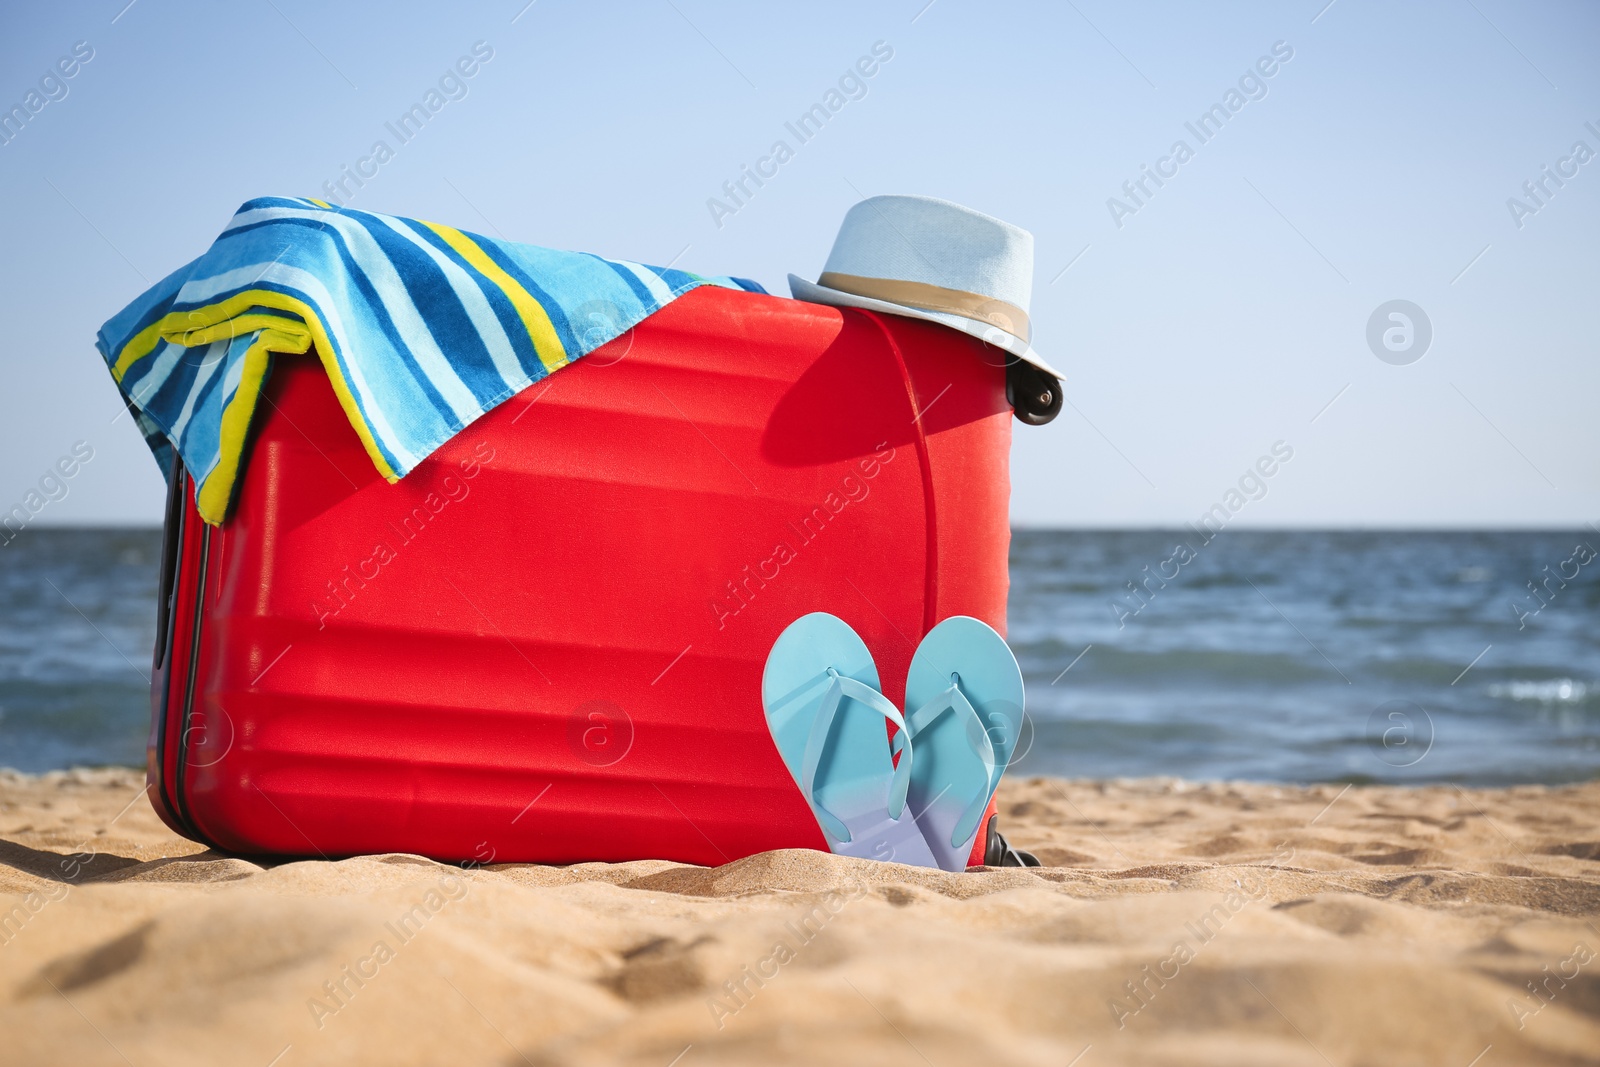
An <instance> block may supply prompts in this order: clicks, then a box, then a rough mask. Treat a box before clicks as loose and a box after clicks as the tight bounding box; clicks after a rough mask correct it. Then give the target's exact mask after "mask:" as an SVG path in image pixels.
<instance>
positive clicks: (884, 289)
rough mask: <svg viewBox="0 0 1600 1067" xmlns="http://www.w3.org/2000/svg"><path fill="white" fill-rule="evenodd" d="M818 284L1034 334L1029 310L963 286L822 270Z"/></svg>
mask: <svg viewBox="0 0 1600 1067" xmlns="http://www.w3.org/2000/svg"><path fill="white" fill-rule="evenodd" d="M817 284H818V285H822V286H826V287H827V288H829V289H837V290H839V292H841V293H849V294H851V295H852V296H864V297H867V298H868V299H870V300H883V301H885V302H887V303H890V304H904V305H905V306H907V307H914V308H919V309H921V310H923V311H944V312H948V313H949V314H952V315H960V316H961V317H962V318H964V319H973V320H975V321H977V322H987V323H988V324H989V325H991V326H998V327H999V328H1000V329H1002V330H1004V331H1006V332H1007V333H1009V334H1011V335H1012V336H1013V337H1020V338H1022V340H1024V341H1027V340H1029V339H1030V337H1031V335H1032V333H1033V326H1032V324H1031V323H1030V322H1029V321H1028V313H1027V312H1026V311H1023V310H1022V309H1021V308H1019V307H1017V305H1015V304H1008V303H1006V302H1005V301H1004V300H996V299H994V298H993V297H988V296H983V295H981V294H978V293H969V292H967V291H966V290H965V289H946V288H945V287H944V286H942V285H929V284H928V283H927V282H908V281H904V280H902V279H899V278H864V277H862V276H861V275H859V274H836V273H834V272H833V271H823V272H822V276H821V277H819V278H818V279H817Z"/></svg>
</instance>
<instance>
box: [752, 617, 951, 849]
mask: <svg viewBox="0 0 1600 1067" xmlns="http://www.w3.org/2000/svg"><path fill="white" fill-rule="evenodd" d="M829 668H832V669H833V670H835V671H837V672H838V673H839V674H840V675H841V676H842V677H845V678H852V679H854V680H855V681H857V682H860V683H862V684H863V685H866V686H868V687H870V688H872V689H875V690H877V689H879V684H878V668H877V666H876V665H875V664H874V663H873V661H872V653H871V652H870V651H869V650H868V649H867V646H866V644H865V643H864V642H863V641H862V640H861V638H860V636H859V635H858V634H857V633H856V632H855V631H854V630H853V629H851V628H850V626H849V624H848V623H846V622H845V621H844V620H842V619H840V618H838V617H836V616H834V615H830V614H828V613H826V612H820V611H819V612H813V613H812V614H810V615H804V616H801V617H800V618H799V619H796V620H795V621H794V622H792V623H790V624H789V626H788V628H787V629H785V630H784V631H783V633H782V634H780V635H779V636H778V640H777V641H775V642H774V643H773V646H772V651H771V652H770V653H768V655H767V665H766V669H765V671H764V672H763V675H762V679H761V696H762V703H763V705H764V707H765V708H766V715H767V727H768V729H769V730H770V731H771V733H772V740H773V743H774V744H775V745H776V746H777V748H778V754H779V755H780V756H782V757H783V763H784V766H786V767H787V768H788V769H789V774H790V776H791V777H793V778H794V781H795V785H796V787H797V788H801V789H803V788H804V786H803V781H802V777H803V763H804V759H805V751H806V744H807V742H808V741H809V739H810V736H811V730H812V727H813V724H814V722H815V720H816V718H817V713H818V710H819V708H820V707H821V705H822V701H823V698H824V696H826V694H827V692H828V687H829V684H830V681H831V678H830V676H829V674H828V670H829ZM893 772H894V764H893V762H892V760H891V758H890V749H889V738H888V733H887V730H886V729H885V726H884V717H883V716H882V715H881V714H879V713H878V712H876V711H874V710H872V709H871V708H869V707H865V706H863V705H861V704H858V703H856V702H855V701H853V700H850V699H848V698H846V699H845V700H844V701H842V702H841V704H840V707H839V711H838V714H837V716H836V719H835V722H834V724H833V728H832V730H831V731H830V733H829V735H828V738H827V741H826V744H824V746H823V748H822V754H821V757H820V759H819V761H818V763H817V771H816V777H815V790H814V791H815V795H816V803H817V804H820V805H821V806H823V807H824V808H826V809H827V810H828V811H829V812H830V813H832V814H833V816H834V817H836V818H837V819H839V821H841V822H842V823H844V825H845V827H846V828H847V829H848V830H849V832H850V840H848V841H844V840H840V839H839V838H837V837H836V836H835V835H834V834H832V833H830V832H829V830H828V827H827V825H826V824H825V823H824V822H823V820H822V819H820V818H819V819H818V820H817V825H818V826H819V827H820V828H821V829H822V833H823V837H824V838H825V839H826V840H827V842H828V847H829V848H830V849H831V850H832V851H833V852H835V853H837V854H839V855H845V856H857V857H860V858H863V859H882V860H893V861H895V862H898V863H913V864H918V865H920V866H926V867H932V866H935V862H934V857H933V854H932V853H931V852H930V851H929V850H928V847H927V845H926V843H925V842H924V841H923V835H922V833H921V832H920V831H919V830H918V829H917V826H916V823H915V821H914V820H913V819H912V818H910V816H909V815H908V814H902V815H901V817H900V818H899V819H891V818H889V812H888V795H889V783H890V779H891V777H892V775H893ZM806 803H807V804H808V805H809V804H811V803H812V800H811V798H810V797H807V798H806ZM812 810H813V814H815V806H813V808H812Z"/></svg>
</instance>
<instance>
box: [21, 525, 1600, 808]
mask: <svg viewBox="0 0 1600 1067" xmlns="http://www.w3.org/2000/svg"><path fill="white" fill-rule="evenodd" d="M1180 542H1182V543H1185V544H1186V545H1188V546H1190V548H1189V552H1188V553H1183V552H1177V551H1175V550H1176V548H1177V546H1178V545H1179V543H1180ZM1590 543H1592V544H1594V545H1595V546H1596V548H1600V533H1596V532H1595V531H1593V530H1590V531H1587V532H1585V531H1573V532H1565V533H1563V532H1549V533H1546V532H1538V533H1526V532H1516V533H1506V532H1492V533H1491V532H1464V533H1431V532H1387V531H1374V532H1361V533H1353V532H1338V533H1328V532H1259V531H1229V532H1226V533H1223V534H1220V535H1217V536H1215V537H1213V538H1212V539H1211V540H1210V541H1209V542H1207V543H1203V544H1202V543H1201V541H1200V539H1199V538H1198V537H1196V536H1195V535H1194V534H1193V533H1192V532H1187V536H1186V539H1185V534H1180V533H1178V532H1163V531H1158V530H1144V531H1037V530H1019V531H1017V532H1016V534H1015V536H1014V539H1013V543H1012V550H1011V602H1010V618H1009V636H1010V640H1011V644H1012V647H1013V648H1014V649H1015V651H1016V654H1017V659H1018V662H1019V663H1020V664H1021V666H1022V670H1023V673H1024V675H1025V677H1026V680H1027V693H1028V714H1027V719H1026V723H1025V725H1024V728H1023V732H1022V736H1021V738H1020V739H1019V744H1018V752H1019V754H1020V755H1019V756H1018V757H1017V759H1016V761H1015V763H1014V766H1013V773H1024V774H1059V775H1068V776H1073V777H1123V776H1142V775H1174V776H1180V777H1185V778H1200V779H1217V778H1247V779H1264V780H1275V781H1391V782H1427V781H1441V780H1449V781H1457V782H1461V783H1470V784H1481V785H1488V784H1502V783H1510V782H1565V781H1574V780H1579V779H1584V778H1590V777H1593V776H1594V775H1596V774H1597V773H1600V626H1597V622H1600V560H1596V559H1594V558H1593V554H1594V550H1593V549H1590V550H1589V552H1588V554H1587V555H1586V554H1585V553H1584V552H1582V551H1576V549H1577V546H1579V545H1587V544H1590ZM1586 558H1587V559H1588V562H1587V563H1585V562H1582V561H1583V560H1585V559H1586ZM159 562H160V534H159V533H158V532H157V531H153V530H52V529H28V530H26V531H23V533H22V534H20V535H19V536H17V537H16V538H15V539H14V540H13V541H11V542H10V543H9V544H7V545H5V546H4V547H3V548H0V766H8V767H13V768H17V769H20V770H26V771H42V770H48V769H51V768H56V767H68V766H74V765H83V764H126V765H132V766H137V765H140V764H142V763H143V749H144V740H145V736H146V732H147V730H148V726H149V695H148V677H149V671H150V652H151V647H152V645H153V643H154V640H155V614H156V612H155V595H156V580H157V571H158V567H159ZM918 577H920V576H911V577H910V578H909V579H908V580H915V579H916V578H918ZM755 698H756V697H755V695H754V694H752V699H755Z"/></svg>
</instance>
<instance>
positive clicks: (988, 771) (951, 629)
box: [905, 615, 1023, 871]
mask: <svg viewBox="0 0 1600 1067" xmlns="http://www.w3.org/2000/svg"><path fill="white" fill-rule="evenodd" d="M906 708H907V714H906V717H905V719H906V732H907V733H909V734H910V735H911V743H912V744H913V745H915V746H916V752H917V759H916V762H915V763H914V764H913V765H912V768H911V785H910V787H909V789H908V790H907V802H908V805H909V806H910V808H911V810H912V816H913V818H915V819H916V820H917V825H918V826H919V827H920V828H921V829H922V836H923V838H924V839H925V840H926V841H927V843H928V848H929V849H930V850H931V851H932V852H933V855H934V858H935V859H936V860H937V861H938V864H939V866H940V867H942V868H943V869H945V870H947V871H964V870H966V868H967V857H968V856H969V855H971V853H972V843H973V841H974V840H975V839H976V838H977V836H978V831H979V829H981V827H980V826H979V825H978V824H979V823H980V822H981V821H982V819H983V813H984V811H986V810H987V809H988V807H989V800H990V798H992V797H993V796H994V791H995V788H996V787H997V786H999V784H1000V775H1001V774H1003V773H1004V772H1005V769H1006V765H1007V764H1008V763H1009V762H1010V761H1011V753H1012V752H1013V751H1014V750H1015V748H1016V744H1017V734H1018V732H1019V731H1020V730H1021V729H1022V710H1023V693H1022V671H1021V669H1020V668H1019V667H1018V666H1017V659H1016V657H1015V656H1013V655H1012V654H1011V649H1010V648H1009V647H1008V646H1007V645H1006V642H1005V638H1003V637H1001V636H1000V635H999V634H998V633H996V632H995V631H994V629H993V628H992V627H990V626H989V625H988V624H987V623H984V622H982V621H980V620H978V619H974V618H971V617H970V616H967V615H954V616H951V617H950V618H948V619H945V620H944V621H943V622H941V623H940V624H939V625H937V626H935V627H934V628H933V629H932V630H929V631H928V635H927V636H926V637H924V638H923V639H922V644H921V645H919V646H918V647H917V651H916V655H914V656H912V658H911V670H910V673H909V674H908V675H907V676H906Z"/></svg>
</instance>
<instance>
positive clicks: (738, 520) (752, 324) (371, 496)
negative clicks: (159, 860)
mask: <svg viewBox="0 0 1600 1067" xmlns="http://www.w3.org/2000/svg"><path fill="white" fill-rule="evenodd" d="M998 355H999V353H998V352H997V350H994V349H987V348H986V347H985V346H984V345H982V344H981V343H980V342H978V341H976V340H974V339H972V338H969V337H967V336H966V335H964V334H961V333H958V332H956V331H954V330H948V329H945V328H943V327H940V326H936V325H932V324H929V323H926V322H920V321H915V320H911V319H907V318H900V317H895V316H886V315H878V314H875V313H872V312H867V311H857V310H851V309H838V308H831V307H823V306H820V305H815V304H806V303H800V302H797V301H793V300H785V299H778V298H775V297H770V296H763V295H758V294H752V293H740V292H732V291H729V290H725V289H717V288H710V287H705V288H701V289H697V290H694V291H692V292H690V293H688V294H687V295H685V296H683V297H681V298H680V299H678V300H677V301H676V302H674V303H672V304H670V305H669V306H667V307H666V308H665V309H663V310H662V311H660V312H658V313H657V314H655V315H653V316H652V317H650V318H649V319H647V320H646V321H645V322H644V323H642V324H641V325H639V326H638V327H637V328H635V329H634V330H633V331H631V332H630V333H629V334H626V335H624V336H623V337H620V338H618V339H617V340H615V341H613V342H611V343H610V344H608V345H606V346H605V347H603V348H601V349H599V350H597V351H596V352H594V353H592V354H591V355H589V356H587V357H585V358H584V359H582V360H580V361H579V362H578V363H576V364H575V365H574V366H572V367H569V368H567V369H564V370H562V371H560V372H559V373H557V374H555V375H553V376H552V377H550V378H548V379H546V380H545V381H542V382H539V383H537V384H535V385H533V386H531V387H530V388H528V389H527V390H525V391H524V392H523V393H522V394H520V395H519V396H517V397H514V398H513V399H511V400H509V401H507V402H506V403H504V404H503V405H501V406H500V407H498V408H496V409H495V410H494V411H492V412H491V413H489V414H488V415H486V416H485V417H483V418H482V419H480V420H478V421H477V422H475V423H474V424H472V425H471V426H469V427H467V428H466V429H465V430H463V431H462V432H461V433H460V434H459V435H457V436H456V437H455V438H454V439H453V440H451V441H450V442H449V443H448V444H446V445H445V446H444V447H442V448H440V449H439V450H438V452H436V453H435V454H434V455H433V456H431V457H430V458H429V459H428V460H427V461H426V462H424V463H423V464H422V465H421V466H419V467H418V468H417V469H416V470H414V471H413V472H412V473H411V474H409V475H408V476H406V477H405V478H404V479H402V480H401V481H400V482H399V483H398V484H395V485H390V484H388V483H386V482H385V481H384V480H383V478H382V477H381V476H380V475H379V474H378V473H377V471H375V470H374V469H373V465H372V463H371V462H370V460H369V459H368V458H367V456H366V454H365V452H364V451H363V450H362V447H361V444H360V441H359V440H358V439H357V437H356V434H355V431H354V430H353V429H352V428H351V427H350V425H349V423H348V421H347V420H346V418H345V415H344V414H343V412H342V411H341V410H340V408H339V406H338V403H337V401H336V400H335V397H334V393H333V390H332V388H331V387H330V385H329V383H328V381H327V378H326V376H325V375H324V373H323V372H322V370H321V369H320V368H319V366H318V364H317V361H316V360H315V359H314V358H312V357H310V356H306V357H290V356H280V357H278V358H277V361H276V367H275V368H274V371H273V374H272V377H271V380H270V382H269V385H268V388H267V390H266V393H265V394H264V395H265V398H266V402H265V403H263V404H261V405H260V407H259V409H258V411H257V415H256V422H257V425H256V428H255V436H254V440H253V443H252V444H251V446H250V453H249V458H248V465H247V467H246V468H245V473H244V476H243V477H242V479H241V484H240V488H239V492H238V498H237V500H236V502H235V505H234V508H233V511H232V513H231V514H230V517H229V518H228V519H227V521H226V522H224V523H223V524H222V525H221V526H220V527H207V526H206V525H205V524H204V523H202V522H201V520H200V518H199V515H198V514H197V513H196V512H195V510H194V506H193V502H192V501H193V483H192V482H191V481H190V480H189V479H188V478H187V477H186V476H185V475H184V474H183V473H182V471H181V468H180V469H179V470H178V471H177V472H176V473H177V477H175V478H174V479H173V480H172V482H173V486H174V491H173V492H172V494H171V498H170V500H169V509H168V516H167V549H166V553H165V563H164V566H163V576H162V583H163V584H162V588H163V594H162V609H163V610H162V616H163V618H162V625H161V627H160V630H159V634H160V636H159V637H158V645H157V648H156V651H155V668H156V669H155V673H154V676H153V685H152V713H153V714H152V726H151V733H150V741H149V752H148V764H149V782H150V786H151V788H150V794H151V797H152V800H153V801H154V802H155V804H156V807H157V810H158V811H159V812H160V814H161V816H162V818H163V819H165V820H166V822H167V823H168V825H170V826H171V827H172V828H173V829H174V830H176V831H177V832H179V833H181V834H184V835H185V836H188V837H190V838H193V839H195V840H197V841H202V842H206V843H208V844H210V845H212V846H214V847H217V848H220V849H223V850H227V851H232V852H241V853H276V854H292V855H307V856H309V855H322V856H327V857H332V856H340V855H349V854H354V853H370V852H389V851H395V852H414V853H421V854H423V855H427V856H432V857H435V858H438V859H441V860H450V861H470V860H477V861H480V862H489V861H490V860H494V861H501V862H504V861H540V862H555V863H563V862H574V861H581V860H612V861H618V860H629V859H639V858H644V857H661V858H666V859H673V860H681V861H687V862H692V863H701V864H718V863H724V862H727V861H729V860H734V859H738V858H739V857H742V856H747V855H750V854H752V853H754V852H758V851H762V850H766V849H774V848H794V847H805V848H817V849H825V848H826V845H825V843H824V841H823V838H822V835H821V832H820V831H819V830H818V829H817V826H816V823H815V821H814V820H813V818H812V815H811V813H810V812H809V810H808V809H807V807H806V803H805V801H804V800H803V799H802V798H801V796H800V795H799V793H798V791H797V790H796V789H795V786H794V782H793V780H792V779H791V778H790V776H789V773H788V772H787V771H786V770H785V769H784V766H783V763H782V761H781V760H780V759H779V756H778V753H777V751H776V750H775V748H774V747H773V745H772V742H771V739H770V737H769V735H768V733H767V728H766V723H765V719H764V715H763V711H762V706H761V673H762V667H763V664H764V663H765V659H766V655H767V651H768V650H769V649H770V648H771V646H772V643H773V641H774V640H775V639H776V638H777V636H778V634H779V633H780V632H781V631H782V630H783V628H784V627H785V626H786V625H787V624H788V623H790V622H792V621H793V620H794V619H796V618H797V617H799V616H801V615H804V614H806V613H807V612H810V611H818V610H824V611H830V612H833V613H834V614H837V615H839V616H841V617H842V618H844V619H845V620H846V621H847V622H849V623H850V625H852V626H853V627H855V629H856V630H857V631H858V632H860V634H861V635H862V637H863V638H864V639H865V640H866V642H867V644H868V646H869V647H870V648H871V649H872V651H873V653H874V655H875V656H876V658H877V662H878V666H879V670H880V673H881V675H882V678H883V688H884V692H885V694H886V695H887V696H888V697H889V698H890V699H891V700H894V701H896V702H897V703H898V702H899V701H900V700H901V698H902V696H903V693H902V688H903V685H904V681H905V673H906V669H907V667H908V665H909V663H910V659H911V654H912V652H913V650H914V646H915V643H916V642H917V641H918V640H919V639H920V637H921V636H922V634H924V633H925V632H926V631H927V630H928V629H929V628H930V627H931V626H933V624H934V623H935V622H937V621H939V620H940V619H943V618H945V617H947V616H950V615H956V614H966V615H972V616H976V617H977V618H980V619H983V620H984V621H986V622H988V623H989V624H990V625H992V626H994V627H996V628H997V629H999V630H1001V631H1002V632H1004V627H1005V611H1006V591H1007V581H1008V579H1007V550H1008V547H1009V540H1010V531H1009V526H1008V522H1007V505H1008V500H1009V495H1010V484H1009V476H1008V452H1009V447H1010V440H1011V414H1012V411H1011V406H1010V404H1009V403H1008V400H1007V390H1006V372H1005V370H1004V369H1003V367H1002V366H1001V360H1000V359H998V358H996V357H997V356H998ZM984 842H985V838H984V835H982V834H980V835H979V846H978V848H976V849H975V850H974V862H982V854H981V853H982V849H983V845H984Z"/></svg>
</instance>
